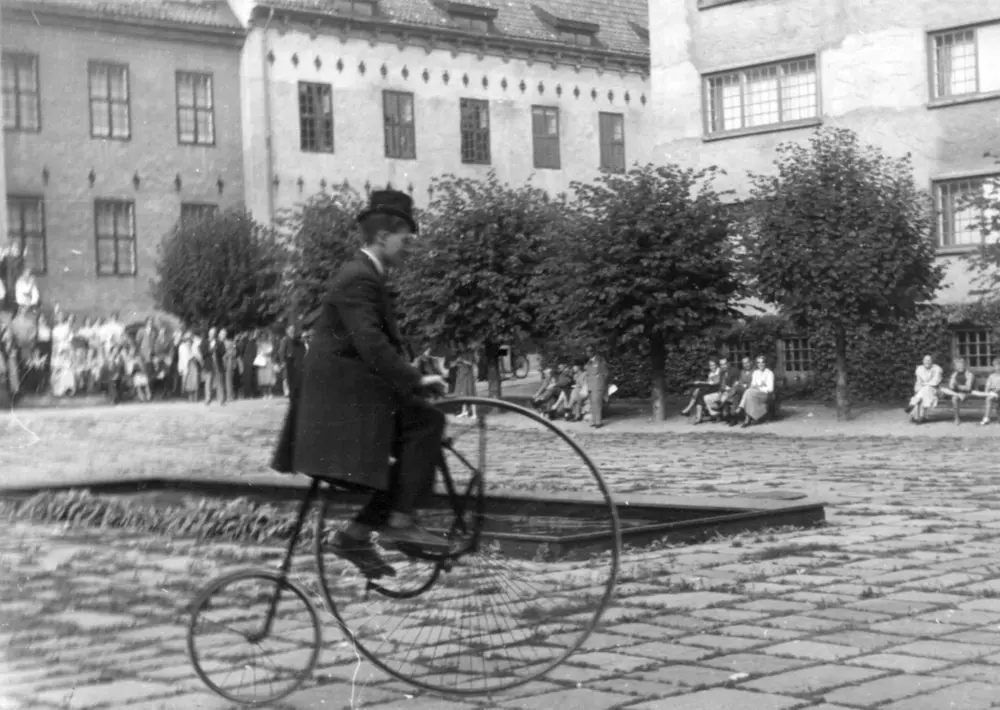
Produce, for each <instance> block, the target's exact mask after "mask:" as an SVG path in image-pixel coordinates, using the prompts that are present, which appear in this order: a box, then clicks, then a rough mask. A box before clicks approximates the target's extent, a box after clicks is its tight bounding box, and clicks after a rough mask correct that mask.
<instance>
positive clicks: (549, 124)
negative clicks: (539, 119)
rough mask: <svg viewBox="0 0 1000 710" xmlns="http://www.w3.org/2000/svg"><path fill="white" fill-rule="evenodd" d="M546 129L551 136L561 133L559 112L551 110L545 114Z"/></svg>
mask: <svg viewBox="0 0 1000 710" xmlns="http://www.w3.org/2000/svg"><path fill="white" fill-rule="evenodd" d="M545 129H546V131H547V133H548V135H550V136H556V135H559V114H557V113H556V112H555V111H549V112H547V113H546V116H545Z"/></svg>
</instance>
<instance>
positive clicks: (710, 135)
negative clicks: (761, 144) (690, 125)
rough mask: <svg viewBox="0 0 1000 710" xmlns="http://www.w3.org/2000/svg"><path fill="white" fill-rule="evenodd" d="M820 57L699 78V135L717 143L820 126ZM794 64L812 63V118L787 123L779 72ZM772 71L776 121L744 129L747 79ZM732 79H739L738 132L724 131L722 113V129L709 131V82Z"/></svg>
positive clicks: (711, 111)
mask: <svg viewBox="0 0 1000 710" xmlns="http://www.w3.org/2000/svg"><path fill="white" fill-rule="evenodd" d="M819 59H820V54H819V53H818V52H817V53H813V54H805V55H799V56H795V57H788V58H785V59H778V60H775V61H770V62H763V63H760V64H751V65H747V66H740V67H734V68H731V69H724V70H719V71H713V72H709V73H706V74H702V76H701V87H702V88H701V93H702V116H703V121H702V124H703V125H702V131H703V135H704V136H705V138H707V139H718V138H726V137H730V136H741V135H750V134H756V133H771V132H776V131H784V130H792V129H795V128H803V127H808V126H812V125H817V124H820V123H822V120H823V93H822V83H823V82H822V74H821V71H820V61H819ZM798 62H812V73H813V76H814V91H813V95H814V104H813V110H814V113H813V115H812V116H807V117H806V118H795V119H790V120H783V119H782V118H781V116H782V114H783V113H784V111H785V108H784V106H783V103H784V102H783V96H782V92H781V80H782V78H783V77H784V76H785V74H783V73H782V72H784V71H786V70H787V67H788V66H790V65H792V64H796V63H798ZM771 68H775V69H777V70H778V82H777V85H778V88H777V107H778V116H779V120H778V121H776V122H774V123H765V124H759V125H756V126H748V125H747V111H746V103H747V101H746V84H747V75H748V74H749V73H750V72H753V71H763V70H767V69H771ZM732 75H735V76H736V77H737V78H738V79H739V85H740V127H739V128H725V120H726V113H725V110H724V109H723V110H722V112H721V115H720V118H721V121H722V126H723V127H722V128H719V129H718V130H713V129H712V125H713V117H714V113H715V109H714V108H713V106H714V103H715V100H714V97H713V93H712V82H713V80H717V79H721V78H722V77H727V76H732Z"/></svg>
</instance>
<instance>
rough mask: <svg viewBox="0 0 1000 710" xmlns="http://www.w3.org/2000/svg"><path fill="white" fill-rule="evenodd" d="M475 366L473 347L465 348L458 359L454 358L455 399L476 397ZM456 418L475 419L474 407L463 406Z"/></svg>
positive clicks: (474, 350) (476, 370)
mask: <svg viewBox="0 0 1000 710" xmlns="http://www.w3.org/2000/svg"><path fill="white" fill-rule="evenodd" d="M476 365H477V361H476V348H475V346H471V347H466V348H465V349H463V350H462V351H461V352H460V353H459V354H458V357H456V358H455V396H456V397H475V396H476V375H477V374H478V368H477V367H476ZM458 416H460V417H473V418H475V416H476V407H475V406H474V405H473V406H463V407H462V411H461V412H459V413H458Z"/></svg>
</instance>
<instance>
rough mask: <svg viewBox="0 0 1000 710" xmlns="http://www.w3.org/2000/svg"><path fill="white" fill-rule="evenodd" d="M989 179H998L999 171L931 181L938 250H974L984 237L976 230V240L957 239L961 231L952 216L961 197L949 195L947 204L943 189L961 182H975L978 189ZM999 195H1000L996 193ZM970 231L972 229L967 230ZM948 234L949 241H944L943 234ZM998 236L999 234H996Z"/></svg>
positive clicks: (989, 180)
mask: <svg viewBox="0 0 1000 710" xmlns="http://www.w3.org/2000/svg"><path fill="white" fill-rule="evenodd" d="M991 181H1000V172H992V173H985V174H981V175H968V176H961V177H949V178H941V179H937V180H932V181H931V195H932V197H933V200H934V239H935V242H936V243H935V247H936V248H937V250H938V251H964V250H974V249H977V248H978V247H980V246H981V245H982V244H983V242H984V241H985V237H984V236H983V234H982V233H980V232H979V231H978V230H977V231H976V232H975V233H976V235H977V236H978V239H977V240H973V241H968V242H960V241H957V240H956V238H955V236H956V235H957V234H959V233H960V232H961V231H964V230H959V229H958V228H957V225H956V224H955V223H954V216H955V214H956V213H957V212H959V211H960V210H958V209H956V204H957V202H958V201H960V200H961V198H955V197H953V196H951V195H949V196H948V197H949V200H948V204H946V200H945V199H944V189H945V188H947V187H951V186H955V185H960V184H962V183H969V184H977V185H978V189H982V188H983V187H985V185H986V184H987V183H989V182H991ZM998 197H1000V195H998ZM946 215H950V219H949V220H948V222H949V224H946V223H945V217H946ZM983 216H984V214H983V211H982V210H980V214H979V217H980V218H981V217H983ZM968 231H969V232H970V233H971V232H972V230H968ZM946 234H947V235H950V238H951V241H950V243H947V244H946V243H945V235H946ZM998 238H1000V234H998Z"/></svg>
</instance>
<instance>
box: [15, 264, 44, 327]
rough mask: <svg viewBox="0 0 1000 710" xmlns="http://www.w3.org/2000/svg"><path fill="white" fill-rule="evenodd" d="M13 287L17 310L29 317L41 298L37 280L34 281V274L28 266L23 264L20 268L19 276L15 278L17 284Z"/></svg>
mask: <svg viewBox="0 0 1000 710" xmlns="http://www.w3.org/2000/svg"><path fill="white" fill-rule="evenodd" d="M14 288H15V295H14V298H15V300H16V301H17V312H18V313H24V314H26V315H28V316H29V317H30V316H31V315H33V314H34V313H35V311H36V309H37V308H38V303H39V301H40V299H41V296H40V295H39V293H38V282H37V281H35V274H34V273H32V271H31V269H30V268H28V267H27V266H25V267H24V268H23V269H22V270H21V276H20V277H19V278H18V279H17V284H16V285H15V287H14Z"/></svg>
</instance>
